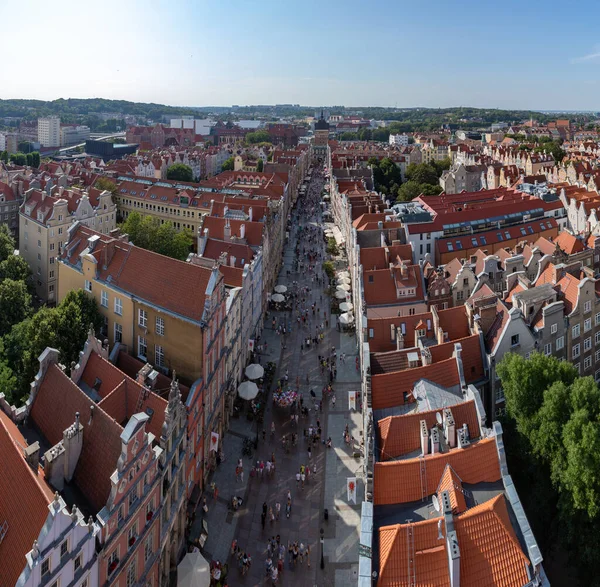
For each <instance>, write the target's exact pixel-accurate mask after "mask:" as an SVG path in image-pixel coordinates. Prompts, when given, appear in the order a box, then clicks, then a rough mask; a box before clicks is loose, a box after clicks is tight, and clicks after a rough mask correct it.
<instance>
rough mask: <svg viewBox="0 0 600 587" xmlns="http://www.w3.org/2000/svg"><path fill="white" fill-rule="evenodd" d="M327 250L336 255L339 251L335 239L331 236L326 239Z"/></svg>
mask: <svg viewBox="0 0 600 587" xmlns="http://www.w3.org/2000/svg"><path fill="white" fill-rule="evenodd" d="M327 252H328V253H329V254H330V255H333V256H335V255H338V254H339V252H340V251H339V248H338V246H337V242H336V241H335V239H334V238H333V237H331V238H329V239H328V240H327Z"/></svg>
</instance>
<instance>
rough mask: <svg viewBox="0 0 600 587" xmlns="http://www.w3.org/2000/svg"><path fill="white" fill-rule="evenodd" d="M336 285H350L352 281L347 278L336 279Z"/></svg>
mask: <svg viewBox="0 0 600 587" xmlns="http://www.w3.org/2000/svg"><path fill="white" fill-rule="evenodd" d="M337 282H338V285H344V284H346V285H350V284H351V283H352V281H350V279H349V278H348V277H338V278H337Z"/></svg>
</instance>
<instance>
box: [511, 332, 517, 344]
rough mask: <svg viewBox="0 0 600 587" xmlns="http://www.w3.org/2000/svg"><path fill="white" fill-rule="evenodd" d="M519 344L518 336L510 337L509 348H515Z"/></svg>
mask: <svg viewBox="0 0 600 587" xmlns="http://www.w3.org/2000/svg"><path fill="white" fill-rule="evenodd" d="M518 344H519V335H518V334H513V335H512V336H511V337H510V346H517V345H518Z"/></svg>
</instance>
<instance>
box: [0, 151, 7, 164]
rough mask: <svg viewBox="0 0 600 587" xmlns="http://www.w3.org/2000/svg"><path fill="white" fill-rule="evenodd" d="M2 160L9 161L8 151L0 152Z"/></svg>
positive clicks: (0, 159)
mask: <svg viewBox="0 0 600 587" xmlns="http://www.w3.org/2000/svg"><path fill="white" fill-rule="evenodd" d="M0 161H2V162H4V163H8V151H2V153H0Z"/></svg>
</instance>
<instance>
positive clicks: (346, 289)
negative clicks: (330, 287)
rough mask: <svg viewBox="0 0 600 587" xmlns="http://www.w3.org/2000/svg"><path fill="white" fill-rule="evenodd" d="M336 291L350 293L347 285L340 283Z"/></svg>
mask: <svg viewBox="0 0 600 587" xmlns="http://www.w3.org/2000/svg"><path fill="white" fill-rule="evenodd" d="M336 289H337V291H350V290H351V289H352V288H351V287H350V286H349V285H348V284H346V283H342V284H340V285H338V286H337V288H336Z"/></svg>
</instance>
